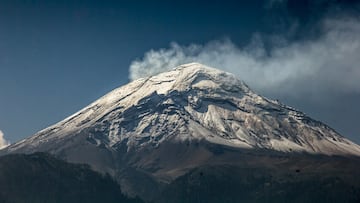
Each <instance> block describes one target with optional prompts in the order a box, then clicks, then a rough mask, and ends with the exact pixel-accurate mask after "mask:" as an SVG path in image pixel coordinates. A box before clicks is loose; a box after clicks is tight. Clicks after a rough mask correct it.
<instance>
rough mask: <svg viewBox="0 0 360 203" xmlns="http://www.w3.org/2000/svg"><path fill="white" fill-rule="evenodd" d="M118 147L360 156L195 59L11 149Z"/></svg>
mask: <svg viewBox="0 0 360 203" xmlns="http://www.w3.org/2000/svg"><path fill="white" fill-rule="evenodd" d="M78 137H82V138H81V139H80V138H79V139H80V140H82V141H83V142H90V143H92V144H94V145H96V146H102V147H106V148H109V149H112V150H117V148H118V147H119V146H120V145H121V146H123V145H125V146H127V148H128V150H130V149H135V150H136V149H140V148H144V147H158V146H159V145H162V144H163V143H166V142H176V143H183V142H192V141H194V142H196V141H199V140H206V141H208V142H210V143H213V144H220V145H226V146H231V147H235V148H246V149H269V150H275V151H283V152H308V153H319V154H328V155H331V154H342V155H346V154H348V155H360V147H359V146H358V145H356V144H355V143H352V142H351V141H349V140H347V139H346V138H344V137H342V136H340V135H339V134H338V133H336V132H335V131H334V130H332V129H331V128H329V127H328V126H326V125H324V124H322V123H321V122H318V121H315V120H313V119H311V118H309V117H307V116H306V115H304V114H303V113H301V112H299V111H297V110H295V109H293V108H291V107H288V106H285V105H283V104H280V103H279V102H277V101H273V100H269V99H267V98H264V97H262V96H260V95H257V94H256V93H254V92H253V91H251V90H250V89H249V88H248V87H247V85H246V84H244V83H243V82H242V81H241V80H239V79H238V78H236V77H235V76H234V75H233V74H230V73H226V72H223V71H220V70H218V69H214V68H210V67H207V66H204V65H202V64H199V63H190V64H185V65H181V66H178V67H176V68H175V69H173V70H171V71H169V72H164V73H161V74H158V75H155V76H151V77H147V78H141V79H138V80H135V81H133V82H131V83H129V84H127V85H125V86H122V87H120V88H117V89H115V90H113V91H111V92H110V93H108V94H107V95H105V96H103V97H102V98H100V99H98V100H97V101H95V102H93V103H92V104H90V105H89V106H87V107H85V108H84V109H82V110H80V111H79V112H77V113H75V114H74V115H72V116H70V117H68V118H66V119H65V120H63V121H61V122H59V123H57V124H55V125H53V126H50V127H49V128H46V129H44V130H42V131H40V132H39V133H37V134H35V135H34V136H32V137H30V138H28V139H25V140H23V141H21V142H19V143H17V144H15V145H12V146H10V147H9V148H8V150H9V151H17V150H20V151H21V150H22V151H36V150H37V149H39V148H41V149H44V150H48V149H49V150H50V149H51V150H53V148H54V145H56V147H55V148H59V149H56V150H61V148H63V147H66V146H67V145H63V144H61V143H63V142H66V143H68V142H69V141H68V140H69V139H75V138H78Z"/></svg>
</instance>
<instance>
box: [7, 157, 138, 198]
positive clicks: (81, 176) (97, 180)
mask: <svg viewBox="0 0 360 203" xmlns="http://www.w3.org/2000/svg"><path fill="white" fill-rule="evenodd" d="M0 183H1V185H0V202H3V203H7V202H16V203H21V202H24V203H25V202H38V203H40V202H44V203H45V202H46V203H50V202H124V203H126V202H128V203H140V202H141V201H139V200H132V199H128V198H126V197H125V196H124V195H122V194H121V191H120V189H119V185H118V184H116V182H114V181H113V180H112V179H111V178H110V177H103V176H101V175H100V174H98V173H96V172H94V171H91V170H90V169H89V167H87V166H85V165H75V164H69V163H66V162H64V161H61V160H58V159H55V158H54V157H52V156H50V155H48V154H44V153H35V154H31V155H7V156H3V157H0Z"/></svg>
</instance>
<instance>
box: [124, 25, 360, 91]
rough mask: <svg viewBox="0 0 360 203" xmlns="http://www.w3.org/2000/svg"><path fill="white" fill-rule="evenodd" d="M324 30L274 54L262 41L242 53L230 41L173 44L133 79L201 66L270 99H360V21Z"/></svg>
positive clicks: (136, 66) (146, 61)
mask: <svg viewBox="0 0 360 203" xmlns="http://www.w3.org/2000/svg"><path fill="white" fill-rule="evenodd" d="M321 26H322V27H321V28H322V31H323V34H322V35H321V36H320V37H318V38H317V39H315V40H307V41H301V42H292V43H286V42H285V40H279V41H277V43H275V42H274V43H272V46H271V48H270V49H265V48H264V43H263V40H262V37H261V36H260V35H254V37H253V39H252V42H251V43H250V44H249V45H248V46H245V47H242V48H241V47H238V46H237V45H235V44H234V43H232V42H231V41H230V40H221V41H212V42H209V43H207V44H205V45H199V44H191V45H189V46H182V45H179V44H177V43H176V42H174V43H171V45H170V48H167V49H160V50H150V51H148V52H147V53H145V55H144V57H143V58H142V59H141V60H135V61H133V62H132V63H131V65H130V70H129V72H130V76H129V77H130V79H131V80H135V79H137V78H141V77H147V76H151V75H154V74H157V73H160V72H163V71H167V70H169V69H172V68H174V67H176V66H178V65H181V64H184V63H189V62H199V63H203V64H205V65H209V66H212V67H215V68H219V69H222V70H224V71H227V72H231V73H234V74H235V75H237V76H238V77H239V78H240V79H242V80H244V81H245V82H246V83H247V84H249V86H250V87H252V88H254V89H255V90H257V91H260V92H262V93H266V94H268V95H272V94H274V93H275V94H277V95H289V96H297V95H301V94H302V93H306V94H309V93H310V94H314V93H315V94H316V93H320V92H324V91H325V92H334V91H335V92H338V93H355V94H358V93H360V67H359V66H360V65H359V64H360V63H359V59H360V34H359V33H360V20H359V19H358V18H343V19H337V20H335V19H327V20H323V21H322V25H321ZM278 39H281V37H278ZM280 42H281V43H280Z"/></svg>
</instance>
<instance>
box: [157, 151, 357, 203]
mask: <svg viewBox="0 0 360 203" xmlns="http://www.w3.org/2000/svg"><path fill="white" fill-rule="evenodd" d="M262 159H263V160H262V161H264V158H262ZM267 161H268V163H271V161H275V162H278V163H276V164H269V165H268V166H267V167H266V166H265V167H264V166H258V167H256V166H255V165H251V164H250V165H249V164H247V163H245V164H243V165H241V164H238V165H237V166H234V165H208V166H202V167H200V168H196V169H194V170H191V171H190V172H188V173H187V174H185V175H183V176H181V177H179V178H177V179H176V180H175V181H173V182H172V183H171V184H170V185H169V186H168V187H167V188H166V189H165V190H164V191H163V193H162V194H161V195H160V197H159V198H158V199H157V200H156V202H159V203H165V202H172V203H193V202H197V203H202V202H203V203H217V202H222V203H234V202H276V203H278V202H284V203H286V202H299V203H302V202H317V203H321V202H324V203H325V202H326V203H327V202H339V203H340V202H341V203H342V202H354V203H355V202H359V201H360V172H359V170H358V169H359V163H360V162H359V160H357V162H354V160H347V159H342V158H336V157H335V158H324V157H322V158H320V157H319V158H315V157H312V158H310V157H309V158H308V159H304V158H301V157H298V158H291V159H289V158H287V157H277V158H274V159H268V160H267ZM281 162H282V163H281Z"/></svg>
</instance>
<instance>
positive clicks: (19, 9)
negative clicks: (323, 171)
mask: <svg viewBox="0 0 360 203" xmlns="http://www.w3.org/2000/svg"><path fill="white" fill-rule="evenodd" d="M240 2H241V3H240ZM328 19H330V20H328ZM333 19H350V20H347V21H345V20H344V21H341V20H340V21H336V22H334V21H333ZM324 22H325V24H326V22H330V26H331V27H334V25H335V26H337V27H336V29H330V31H328V30H326V28H327V27H326V26H325V29H324V26H322V25H323V24H324ZM344 22H350V24H349V23H348V24H346V23H344ZM358 22H359V3H358V2H357V1H325V0H316V1H295V0H292V1H290V0H288V1H286V0H266V1H250V0H249V1H226V0H223V1H151V2H150V1H128V2H126V1H17V0H14V1H1V2H0V130H1V131H2V132H3V133H4V136H5V138H6V139H7V140H10V141H11V142H15V141H17V140H19V139H21V138H24V137H28V136H30V135H32V134H34V133H35V132H37V131H39V130H41V129H43V128H45V127H47V126H49V125H51V124H54V123H56V122H58V121H60V120H62V119H63V118H65V117H67V116H69V115H70V114H72V113H74V112H76V111H78V110H80V109H81V108H82V107H84V106H86V105H87V104H89V103H91V102H92V101H94V100H95V99H97V98H98V97H100V96H102V95H104V94H105V93H107V92H108V91H110V90H112V89H114V88H116V87H118V86H120V85H123V84H126V83H128V82H129V67H130V66H131V64H132V63H133V61H134V60H137V61H139V62H143V63H146V57H144V54H145V53H147V52H148V51H149V50H151V49H152V50H155V51H157V50H159V49H161V48H164V49H165V50H168V51H169V50H171V45H170V43H171V42H176V44H177V45H178V46H180V47H182V49H183V50H186V47H188V46H189V45H190V44H197V45H199V46H202V48H201V49H200V52H201V53H207V50H208V49H210V48H214V47H211V46H212V44H214V41H215V42H219V44H220V45H219V46H221V45H224V44H226V42H228V41H230V45H231V46H232V47H233V48H234V50H235V51H234V52H235V53H238V52H241V53H243V51H244V50H248V49H251V48H254V46H253V45H252V44H254V42H258V41H257V40H254V39H258V38H260V39H261V40H260V41H261V49H259V50H260V51H263V52H264V53H265V54H264V56H263V57H265V58H266V59H267V60H266V61H270V62H269V64H277V61H276V63H273V61H274V60H273V59H272V58H273V57H272V55H275V53H277V52H279V50H280V49H281V50H282V51H284V50H285V51H288V50H290V51H292V50H296V51H298V49H296V48H294V47H300V48H302V47H303V49H304V50H305V52H306V50H307V49H309V47H313V45H314V44H315V45H316V44H320V45H322V44H325V45H326V46H325V47H327V46H328V45H329V42H328V41H327V40H328V38H327V36H328V35H329V34H328V33H330V34H332V33H338V31H339V30H344V29H346V30H349V31H345V34H344V36H345V39H344V40H343V41H339V43H340V42H341V43H343V42H344V43H343V44H345V45H344V46H348V44H346V42H347V38H346V37H347V36H348V34H349V33H350V34H349V35H350V39H352V38H351V37H352V34H354V32H356V31H357V29H355V28H357V25H358ZM344 24H346V25H347V26H346V27H345V28H344V26H343V25H344ZM340 37H343V35H341V36H340ZM354 40H355V42H357V40H358V38H354ZM275 42H276V43H275ZM343 44H340V45H343ZM330 45H331V43H330ZM354 46H357V45H356V43H355V45H354ZM209 47H210V48H209ZM340 47H342V46H340ZM217 48H218V45H216V47H215V48H214V49H217ZM255 48H257V49H256V50H258V48H259V46H255ZM357 48H358V47H355V50H357ZM283 49H284V50H283ZM345 49H347V47H345ZM239 50H240V51H239ZM299 50H302V49H299ZM310 53H312V52H310ZM346 53H347V52H344V54H346ZM225 54H226V53H224V56H220V57H224V58H227V56H226V55H225ZM347 55H348V54H347ZM235 56H236V57H237V56H239V55H235ZM241 56H242V55H241ZM303 57H305V58H301V59H303V60H306V59H307V58H309V57H310V58H314V57H312V56H311V55H310V56H309V55H305V56H303ZM353 58H356V53H355V56H352V58H349V57H346V58H344V57H343V58H341V56H340V59H339V61H336V65H337V67H338V66H339V67H340V66H344V67H345V66H346V67H348V66H349V67H348V68H347V69H346V70H345V71H344V69H341V68H334V69H331V71H329V75H326V78H330V79H331V81H330V82H329V81H328V80H325V79H322V80H321V82H319V83H314V84H312V86H309V87H310V88H314V89H316V91H305V90H307V89H309V87H307V88H298V87H299V86H302V87H304V84H306V83H304V82H303V80H304V79H303V78H301V77H300V76H299V78H300V79H299V80H297V79H296V78H295V79H291V81H300V82H298V83H294V84H293V86H294V88H292V86H291V85H289V87H290V88H288V90H286V91H285V90H284V91H275V90H274V89H276V88H278V89H284V87H283V86H281V88H279V87H277V86H271V87H273V89H272V90H268V89H264V88H262V86H261V85H260V84H259V83H258V82H256V80H257V79H256V78H253V77H250V76H249V77H247V78H242V79H244V80H245V81H246V82H248V83H250V86H251V84H253V85H252V86H254V88H255V90H256V91H258V92H260V93H262V94H264V95H265V96H268V97H271V98H278V99H280V100H281V101H283V102H284V103H287V104H289V105H292V106H294V107H296V108H298V109H300V110H302V111H304V112H305V113H307V114H309V115H310V116H313V117H314V118H316V119H318V120H321V121H323V122H325V123H327V124H329V125H330V126H332V127H333V128H335V129H336V130H337V131H339V132H340V133H342V134H343V135H345V136H346V137H349V138H350V139H352V140H354V141H356V142H358V143H360V127H359V126H360V125H359V122H358V119H357V116H358V115H359V113H360V108H359V107H358V106H357V104H358V103H359V102H360V85H359V87H358V88H357V86H356V81H353V80H356V79H360V76H359V77H358V75H357V74H358V73H359V72H358V71H357V70H359V68H358V65H357V64H354V63H353V62H352V59H353ZM326 60H327V58H326V57H325V58H324V59H323V60H321V62H322V63H324V61H325V62H327V61H326ZM344 60H346V61H344ZM204 62H205V63H206V62H207V61H204ZM209 63H211V62H209ZM291 63H292V62H291ZM314 64H316V63H315V62H314V63H309V66H312V65H314ZM290 66H291V64H290ZM235 68H236V66H235ZM308 68H309V69H311V70H316V71H313V72H311V71H310V72H309V74H310V75H315V76H316V74H319V73H318V72H319V71H322V70H323V69H322V67H320V68H318V69H316V67H314V68H312V67H308ZM291 70H292V69H290V71H291ZM349 70H350V72H351V75H341V74H339V76H342V77H349V79H347V78H341V80H345V81H346V80H348V81H349V82H347V83H344V82H339V81H337V82H335V83H334V82H333V81H334V79H332V77H333V76H334V75H338V72H339V73H344V72H346V71H347V72H349ZM228 71H229V70H228ZM234 71H235V72H236V73H239V72H241V71H243V70H242V69H241V68H240V69H236V70H234ZM330 72H331V73H330ZM239 75H241V74H239ZM294 75H296V74H294ZM287 79H288V78H287ZM330 79H329V80H330ZM247 80H248V81H247ZM330 83H332V84H336V86H335V88H334V86H331V85H329V84H330ZM276 84H277V85H279V84H280V83H279V84H278V83H276ZM295 86H296V87H295ZM305 87H306V85H305ZM318 87H319V88H318ZM337 87H339V88H337ZM304 89H305V90H304ZM358 89H359V91H357V90H358ZM294 95H296V96H294Z"/></svg>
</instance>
